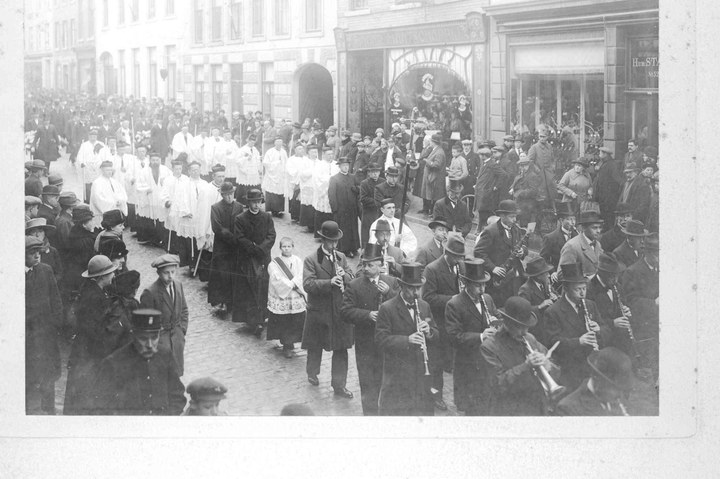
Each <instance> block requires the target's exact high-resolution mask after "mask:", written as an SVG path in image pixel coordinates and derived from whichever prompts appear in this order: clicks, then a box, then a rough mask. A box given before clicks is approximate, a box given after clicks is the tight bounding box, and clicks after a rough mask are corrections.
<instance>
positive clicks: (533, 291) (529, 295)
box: [517, 278, 549, 342]
mask: <svg viewBox="0 0 720 479" xmlns="http://www.w3.org/2000/svg"><path fill="white" fill-rule="evenodd" d="M517 295H518V296H520V297H521V298H525V299H527V300H528V301H530V304H531V305H532V307H533V308H532V310H533V313H535V316H537V319H538V322H537V324H536V325H535V326H533V327H532V328H530V329H529V331H530V332H531V333H532V334H533V336H535V338H537V340H538V341H540V342H544V341H545V311H546V310H547V308H549V306H548V307H546V308H543V309H542V310H541V309H540V308H539V307H538V305H539V304H540V303H542V302H543V301H545V300H546V299H548V296H547V294H546V293H545V291H543V290H542V289H540V287H539V286H538V284H537V283H536V282H535V281H534V280H533V279H532V278H528V279H527V281H525V282H524V283H523V285H522V286H520V289H518V292H517Z"/></svg>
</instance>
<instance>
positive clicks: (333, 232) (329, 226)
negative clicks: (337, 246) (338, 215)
mask: <svg viewBox="0 0 720 479" xmlns="http://www.w3.org/2000/svg"><path fill="white" fill-rule="evenodd" d="M318 234H319V235H320V236H322V237H323V238H325V239H327V240H332V241H338V240H339V239H340V238H342V237H343V232H342V230H341V229H340V227H339V226H338V224H337V223H336V222H334V221H326V222H324V223H323V224H322V226H321V227H320V231H318Z"/></svg>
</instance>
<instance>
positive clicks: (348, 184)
mask: <svg viewBox="0 0 720 479" xmlns="http://www.w3.org/2000/svg"><path fill="white" fill-rule="evenodd" d="M359 193H360V185H359V183H358V181H357V179H356V178H355V175H353V174H351V173H348V174H347V175H343V174H342V173H338V174H336V175H335V176H333V177H331V178H330V186H329V187H328V199H329V201H330V208H331V209H332V212H333V216H334V218H335V221H336V222H337V224H338V226H339V227H340V229H341V230H342V232H343V237H342V238H341V239H340V241H339V242H338V245H337V250H338V251H342V252H344V253H348V252H352V253H355V252H357V250H358V249H359V248H360V235H359V228H358V218H359V217H360V214H359V213H360V212H359V208H358V195H359Z"/></svg>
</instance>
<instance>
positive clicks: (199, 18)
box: [193, 0, 203, 43]
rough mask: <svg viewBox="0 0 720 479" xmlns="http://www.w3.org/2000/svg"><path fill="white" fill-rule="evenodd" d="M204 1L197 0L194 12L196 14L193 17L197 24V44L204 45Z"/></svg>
mask: <svg viewBox="0 0 720 479" xmlns="http://www.w3.org/2000/svg"><path fill="white" fill-rule="evenodd" d="M202 4H203V2H202V0H195V7H194V9H193V10H194V11H195V14H194V16H193V22H194V24H195V43H202V41H203V8H202Z"/></svg>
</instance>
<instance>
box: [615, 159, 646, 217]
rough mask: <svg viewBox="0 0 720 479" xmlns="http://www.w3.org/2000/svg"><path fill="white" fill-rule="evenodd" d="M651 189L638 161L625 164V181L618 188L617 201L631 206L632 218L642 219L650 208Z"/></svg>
mask: <svg viewBox="0 0 720 479" xmlns="http://www.w3.org/2000/svg"><path fill="white" fill-rule="evenodd" d="M651 199H652V189H651V188H650V185H649V184H648V182H647V180H646V179H645V177H644V176H643V175H641V174H640V166H639V163H632V162H630V163H627V164H626V165H625V183H623V185H622V188H621V189H620V198H619V199H618V203H627V204H628V205H630V208H632V215H633V219H637V220H640V221H642V220H644V219H645V218H647V216H648V211H649V210H650V201H651Z"/></svg>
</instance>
